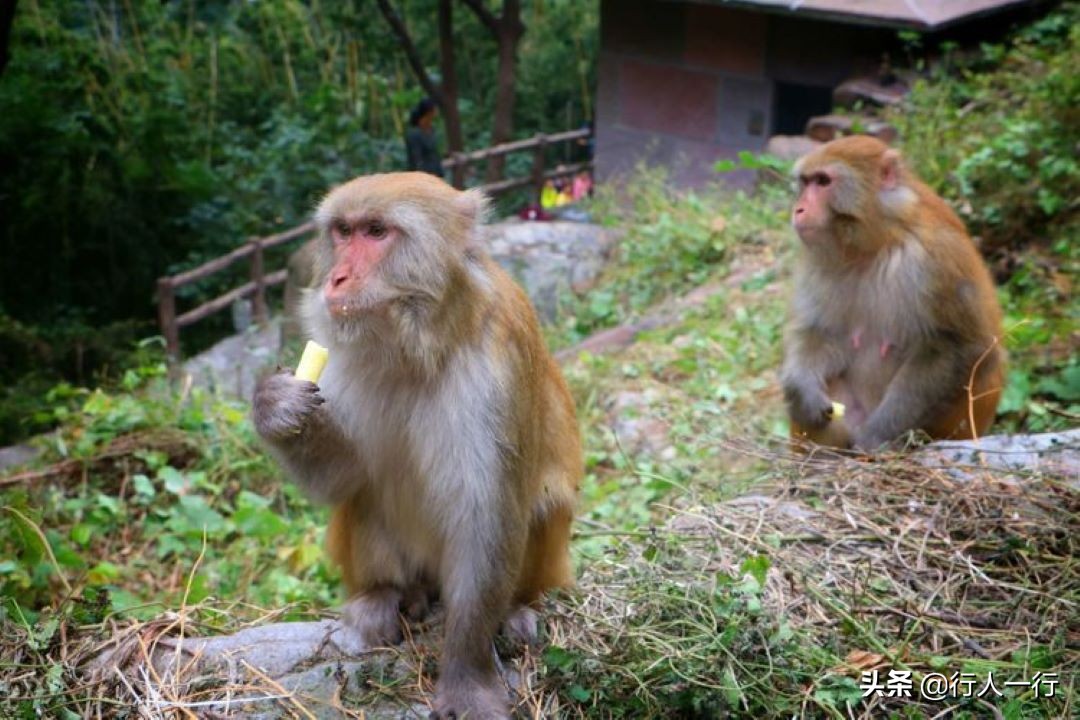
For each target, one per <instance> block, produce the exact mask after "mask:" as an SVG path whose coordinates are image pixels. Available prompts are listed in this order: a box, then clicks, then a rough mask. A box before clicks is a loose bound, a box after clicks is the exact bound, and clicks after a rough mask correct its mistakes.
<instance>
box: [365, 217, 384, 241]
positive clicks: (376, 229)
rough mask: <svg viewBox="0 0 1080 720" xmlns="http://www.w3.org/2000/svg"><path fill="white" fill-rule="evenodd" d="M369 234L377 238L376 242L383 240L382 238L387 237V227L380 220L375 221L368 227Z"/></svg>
mask: <svg viewBox="0 0 1080 720" xmlns="http://www.w3.org/2000/svg"><path fill="white" fill-rule="evenodd" d="M367 234H368V235H369V236H370V237H373V238H375V239H376V240H381V239H382V238H384V237H386V226H385V225H383V224H382V223H381V222H379V221H378V220H373V221H372V222H371V223H370V224H369V225H368V226H367Z"/></svg>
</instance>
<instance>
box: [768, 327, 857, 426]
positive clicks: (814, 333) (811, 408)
mask: <svg viewBox="0 0 1080 720" xmlns="http://www.w3.org/2000/svg"><path fill="white" fill-rule="evenodd" d="M785 335H786V337H785V342H784V365H783V367H782V368H781V370H780V380H781V383H782V384H783V387H784V400H785V402H786V403H787V407H788V413H789V415H790V417H791V419H792V420H793V421H795V422H796V423H798V424H799V425H801V426H802V427H804V428H821V427H824V426H825V425H826V424H827V423H828V422H829V419H830V417H831V413H832V399H831V398H830V397H829V396H828V394H827V393H826V389H825V388H826V383H827V381H828V380H829V378H832V377H835V376H836V375H838V374H839V373H840V372H841V371H843V369H844V367H845V364H846V360H845V356H844V352H843V348H842V347H841V345H840V344H839V343H836V342H832V341H830V340H829V338H828V337H827V336H826V335H825V334H824V333H823V332H821V331H820V330H818V329H817V328H814V327H798V328H789V329H788V331H787V333H786V334H785Z"/></svg>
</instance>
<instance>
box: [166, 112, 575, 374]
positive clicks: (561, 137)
mask: <svg viewBox="0 0 1080 720" xmlns="http://www.w3.org/2000/svg"><path fill="white" fill-rule="evenodd" d="M591 134H592V133H591V131H590V130H589V129H588V128H582V129H580V130H568V131H566V132H560V133H555V134H554V135H544V134H539V135H535V136H533V137H531V138H529V139H527V140H515V141H514V142H509V143H503V144H502V145H495V146H492V147H489V148H484V149H483V150H477V151H475V152H470V153H454V154H453V155H451V156H450V157H449V158H447V159H446V160H444V161H443V168H444V169H447V170H449V171H450V172H451V174H452V178H453V184H454V186H455V187H458V188H460V187H463V185H464V178H465V176H466V170H467V168H468V166H469V165H472V164H474V163H480V162H483V161H485V160H489V159H491V158H493V157H497V156H500V155H509V154H511V153H515V152H524V151H527V150H531V151H532V153H533V163H532V171H531V172H530V173H529V175H527V176H525V177H516V178H506V179H505V180H499V181H497V182H493V183H488V184H486V185H480V186H479V189H480V190H483V191H484V192H486V193H487V194H488V195H491V196H497V195H500V194H502V193H505V192H508V191H510V190H515V189H517V188H521V187H527V186H530V185H531V186H532V187H533V188H534V190H535V192H536V193H537V194H539V192H540V190H541V188H542V187H543V185H544V183H545V182H546V181H547V180H550V179H553V178H558V177H565V176H568V175H574V174H576V173H578V172H581V171H582V170H588V169H590V168H591V167H592V161H591V160H587V161H585V162H577V163H560V164H558V165H555V166H554V167H552V168H548V167H547V166H546V162H545V161H546V158H545V151H546V150H547V148H549V147H550V146H552V145H555V144H558V143H565V142H573V141H576V140H581V139H587V138H588V137H589V136H590V135H591ZM314 230H315V224H314V223H312V222H306V223H304V224H303V225H298V226H297V227H294V228H292V229H290V230H286V231H284V232H281V233H278V234H276V235H269V236H267V237H261V238H252V239H251V240H248V241H247V242H246V243H244V244H243V245H241V246H240V247H238V248H236V249H235V250H233V251H232V252H230V253H228V254H226V255H222V256H221V257H217V258H214V259H213V260H210V261H208V262H205V263H203V264H202V265H200V266H199V267H197V268H194V269H192V270H187V271H185V272H182V273H178V274H176V275H169V276H166V277H162V278H158V281H157V299H158V323H159V325H160V327H161V334H162V335H163V336H164V337H165V351H166V353H167V354H168V359H169V363H170V366H175V365H176V363H178V362H179V360H180V329H181V328H184V327H187V326H188V325H192V324H194V323H196V322H198V321H200V320H202V319H204V318H206V317H208V316H210V315H213V314H214V313H217V312H220V311H222V310H225V309H226V308H228V307H230V306H231V305H232V304H233V303H234V302H236V301H237V300H246V299H248V298H251V310H252V312H251V315H252V320H254V321H255V322H256V323H264V322H266V320H267V319H268V318H269V311H268V309H267V304H266V289H267V288H270V287H274V286H275V285H280V284H282V283H284V282H285V279H286V278H287V276H288V270H287V269H285V268H282V269H280V270H275V271H274V272H271V273H267V272H266V268H265V263H264V257H265V251H266V250H267V249H268V248H272V247H277V246H278V245H283V244H285V243H288V242H291V241H293V240H296V239H298V238H301V237H304V236H305V235H309V234H311V233H312V232H313V231H314ZM243 260H247V261H248V262H249V263H250V265H249V267H250V277H251V279H250V280H249V281H248V282H246V283H244V284H243V285H241V286H239V287H236V288H233V289H232V290H229V291H228V292H225V293H222V294H221V295H219V296H217V297H216V298H214V299H213V300H208V301H207V302H205V303H203V304H202V305H199V306H198V307H195V308H192V309H191V310H188V311H186V312H183V313H180V314H179V315H178V314H177V310H176V291H177V290H178V289H180V288H181V287H183V286H185V285H190V284H192V283H195V282H198V281H200V280H203V279H205V278H208V277H210V276H211V275H214V274H216V273H218V272H221V271H222V270H225V269H226V268H229V267H231V266H232V265H234V264H236V263H238V262H241V261H243Z"/></svg>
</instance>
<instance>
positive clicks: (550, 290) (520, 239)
mask: <svg viewBox="0 0 1080 720" xmlns="http://www.w3.org/2000/svg"><path fill="white" fill-rule="evenodd" d="M484 238H485V240H486V241H487V243H488V247H489V248H490V251H491V255H492V257H493V258H494V259H495V261H496V262H498V263H499V264H500V265H502V266H503V267H504V268H505V269H506V270H507V271H508V272H509V273H510V274H511V275H513V276H514V278H515V279H516V280H517V281H518V282H519V283H521V285H522V287H523V288H525V292H526V293H527V294H528V296H529V299H530V300H532V302H533V305H534V306H535V307H536V311H537V314H539V316H540V318H541V319H542V320H546V321H550V320H552V319H554V317H555V313H556V311H557V310H558V306H559V296H560V295H561V294H562V293H563V292H565V291H568V290H569V291H573V292H575V293H583V292H585V291H586V290H588V289H589V288H590V287H591V286H592V284H593V283H594V282H595V281H596V278H597V276H598V275H599V274H600V271H601V270H602V269H603V268H604V265H605V263H606V262H607V259H608V257H609V255H610V252H611V246H612V243H613V238H612V235H611V233H609V232H608V231H606V230H604V229H603V228H602V227H600V226H598V225H592V224H589V223H573V222H559V221H556V222H527V221H520V220H508V221H506V222H500V223H493V224H491V225H487V226H485V227H484Z"/></svg>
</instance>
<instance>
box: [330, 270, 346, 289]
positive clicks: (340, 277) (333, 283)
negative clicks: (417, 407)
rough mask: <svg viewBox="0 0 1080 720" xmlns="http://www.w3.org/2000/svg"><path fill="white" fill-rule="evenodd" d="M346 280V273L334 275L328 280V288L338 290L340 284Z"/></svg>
mask: <svg viewBox="0 0 1080 720" xmlns="http://www.w3.org/2000/svg"><path fill="white" fill-rule="evenodd" d="M348 279H349V275H348V273H343V272H338V273H334V274H333V276H331V278H330V287H332V288H338V287H340V286H341V284H342V283H344V282H345V281H346V280H348Z"/></svg>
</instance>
